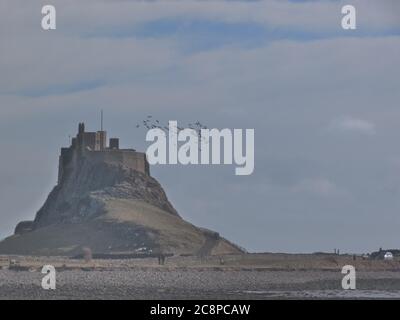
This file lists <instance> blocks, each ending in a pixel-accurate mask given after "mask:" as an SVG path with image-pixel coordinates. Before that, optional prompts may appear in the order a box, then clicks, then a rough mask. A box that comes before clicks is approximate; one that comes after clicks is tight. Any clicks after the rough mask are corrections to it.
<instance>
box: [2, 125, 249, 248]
mask: <svg viewBox="0 0 400 320" xmlns="http://www.w3.org/2000/svg"><path fill="white" fill-rule="evenodd" d="M80 128H81V126H80ZM82 132H83V133H81V134H85V133H84V131H83V130H82ZM76 139H77V140H76V141H78V142H75V143H74V142H73V144H72V146H71V147H70V148H69V149H67V148H64V150H63V152H64V153H66V154H67V155H68V159H67V160H68V161H66V160H65V158H60V166H61V165H62V168H61V167H60V169H62V170H60V171H62V179H59V182H58V185H57V186H56V187H55V188H54V189H53V190H52V191H51V193H50V194H49V196H48V198H47V200H46V202H45V203H44V205H43V207H42V208H41V209H40V210H39V211H38V212H37V214H36V217H35V219H34V221H23V222H20V223H19V224H18V225H17V227H16V228H15V234H14V235H13V236H11V237H8V238H6V239H5V240H3V241H1V242H0V254H26V255H76V254H79V253H80V252H81V250H82V248H83V247H88V248H90V249H91V250H92V252H93V253H107V254H112V253H118V254H121V253H172V254H198V255H202V256H203V255H208V254H213V253H215V254H227V253H240V252H242V249H240V248H239V247H237V246H236V245H234V244H232V243H230V242H229V241H227V240H225V239H224V238H221V237H220V236H219V234H218V233H216V232H212V231H209V230H206V229H202V228H198V227H196V226H194V225H192V224H190V223H188V222H187V221H185V220H184V219H182V218H181V217H180V216H179V214H178V213H177V211H176V210H175V209H174V207H173V206H172V204H171V203H170V202H169V201H168V198H167V196H166V194H165V192H164V190H163V188H162V187H161V185H160V184H159V183H158V181H156V180H155V179H154V178H153V177H151V176H150V174H149V170H148V167H147V166H146V163H143V162H142V163H141V167H139V169H140V168H143V170H137V169H138V166H136V165H135V163H136V162H135V161H131V159H136V158H137V154H138V153H136V154H133V151H130V150H128V151H119V150H109V149H107V150H100V151H94V150H90V148H87V149H85V150H82V148H81V145H80V144H84V143H85V142H84V141H83V139H82V137H80V136H79V134H78V136H77V138H76ZM126 153H128V157H127V156H126ZM121 154H122V155H123V157H121V156H120V155H121ZM139 155H140V154H139ZM94 159H95V161H94ZM126 159H128V160H129V161H127V160H126ZM144 159H145V157H144Z"/></svg>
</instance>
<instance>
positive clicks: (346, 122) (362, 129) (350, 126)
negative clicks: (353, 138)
mask: <svg viewBox="0 0 400 320" xmlns="http://www.w3.org/2000/svg"><path fill="white" fill-rule="evenodd" d="M331 129H332V130H334V131H339V132H354V133H360V134H366V135H374V134H375V133H376V129H375V124H374V123H372V122H371V121H367V120H363V119H358V118H353V117H345V118H343V119H340V120H334V121H333V123H332V124H331Z"/></svg>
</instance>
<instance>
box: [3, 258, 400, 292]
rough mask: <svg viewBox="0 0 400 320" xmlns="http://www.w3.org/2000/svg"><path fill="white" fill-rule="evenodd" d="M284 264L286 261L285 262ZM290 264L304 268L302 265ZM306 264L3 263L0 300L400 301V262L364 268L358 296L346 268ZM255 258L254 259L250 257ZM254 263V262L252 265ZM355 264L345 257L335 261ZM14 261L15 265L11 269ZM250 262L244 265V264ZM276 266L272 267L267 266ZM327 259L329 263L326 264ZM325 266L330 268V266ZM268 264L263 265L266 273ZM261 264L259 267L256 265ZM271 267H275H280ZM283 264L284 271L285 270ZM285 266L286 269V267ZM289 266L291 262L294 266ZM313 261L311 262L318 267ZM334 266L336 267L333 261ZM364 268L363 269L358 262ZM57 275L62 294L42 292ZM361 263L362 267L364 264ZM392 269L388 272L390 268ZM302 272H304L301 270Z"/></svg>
mask: <svg viewBox="0 0 400 320" xmlns="http://www.w3.org/2000/svg"><path fill="white" fill-rule="evenodd" d="M278 257H280V258H281V259H278ZM289 257H292V259H294V260H293V261H296V260H298V262H297V264H294V262H293V261H289V260H288V259H289ZM300 257H302V256H293V255H292V256H291V255H285V256H277V255H273V254H271V255H264V256H262V257H260V256H258V257H256V258H257V259H259V260H260V261H259V265H254V262H253V265H252V266H248V265H247V266H245V265H244V262H243V261H242V264H241V265H239V264H237V263H235V261H236V262H237V259H239V258H238V257H236V260H235V259H234V257H230V259H232V261H231V263H229V259H228V258H227V257H225V259H227V260H228V261H225V262H224V265H222V266H221V265H219V266H216V265H214V264H213V262H216V261H220V259H217V258H216V257H213V258H210V259H209V260H208V261H207V260H205V261H204V260H203V264H202V265H201V264H200V261H197V262H198V263H197V265H194V262H195V261H196V259H195V258H181V257H179V258H171V259H170V261H167V263H166V265H164V266H158V264H157V261H156V260H155V259H132V260H94V261H91V262H90V263H84V262H83V261H81V260H71V259H66V258H33V257H28V258H27V257H19V260H17V259H16V258H17V257H8V258H5V257H3V258H2V260H1V261H2V269H1V270H0V299H319V298H320V299H337V298H339V299H346V298H351V299H357V298H371V299H373V298H388V299H391V298H400V271H397V269H396V268H397V263H398V262H397V261H391V263H390V264H386V265H385V264H382V262H380V261H377V262H376V264H375V266H374V263H372V264H370V267H369V270H368V268H366V267H364V269H362V268H361V266H360V269H361V270H360V271H358V272H357V289H356V290H343V289H342V287H341V281H342V277H343V274H341V268H340V267H338V266H335V265H332V266H331V267H328V266H321V264H320V263H321V261H325V260H326V258H325V257H323V258H321V257H314V261H313V262H314V265H315V267H314V268H312V267H309V268H308V270H307V269H304V268H301V267H299V265H300V262H301V261H302V260H304V261H305V260H308V261H310V259H304V256H303V257H302V259H301V258H300ZM247 258H250V257H247ZM251 258H252V259H253V258H254V257H251ZM342 258H343V259H345V260H346V259H348V257H347V258H346V257H338V258H336V259H339V260H341V259H342ZM7 259H10V260H8V262H10V261H11V260H12V265H11V266H10V265H7V263H6V261H7ZM242 259H243V258H242ZM268 259H269V263H267V260H268ZM321 259H322V260H321ZM324 259H325V260H324ZM261 260H262V261H264V263H263V264H261V265H260V263H261ZM253 261H254V260H253ZM272 261H275V264H273V262H272ZM278 261H281V268H278V265H277V264H278ZM282 261H286V264H284V265H283V264H282ZM288 261H289V262H288ZM311 261H312V259H311ZM329 261H331V264H333V260H332V259H330V260H329ZM356 262H357V261H356ZM51 263H53V264H54V265H55V267H56V271H57V273H56V282H57V286H56V289H55V290H44V289H42V287H41V281H42V278H43V276H44V275H43V274H41V266H42V265H45V264H51ZM360 263H361V262H360ZM384 267H385V268H384ZM296 268H297V269H296Z"/></svg>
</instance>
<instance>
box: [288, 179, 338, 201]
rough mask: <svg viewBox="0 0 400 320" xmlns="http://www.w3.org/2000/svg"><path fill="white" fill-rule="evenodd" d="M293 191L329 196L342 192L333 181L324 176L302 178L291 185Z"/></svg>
mask: <svg viewBox="0 0 400 320" xmlns="http://www.w3.org/2000/svg"><path fill="white" fill-rule="evenodd" d="M292 191H293V192H295V193H298V192H300V193H303V192H304V193H307V194H312V195H318V196H324V197H330V196H340V195H343V194H344V192H343V191H341V190H340V189H339V188H338V187H337V186H336V185H335V183H333V182H332V181H330V180H329V179H326V178H309V179H304V180H302V181H300V182H299V183H297V184H296V185H294V186H293V187H292Z"/></svg>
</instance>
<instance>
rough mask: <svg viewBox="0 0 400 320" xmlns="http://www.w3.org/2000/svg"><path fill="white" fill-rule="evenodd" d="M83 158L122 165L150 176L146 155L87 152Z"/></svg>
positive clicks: (119, 151)
mask: <svg viewBox="0 0 400 320" xmlns="http://www.w3.org/2000/svg"><path fill="white" fill-rule="evenodd" d="M85 157H86V158H87V159H88V160H89V161H93V162H106V163H110V164H116V165H119V164H121V165H124V166H126V167H128V168H131V169H134V170H137V171H140V172H142V173H144V174H147V175H150V172H149V165H148V162H147V159H146V154H145V153H142V152H136V151H132V150H103V151H87V152H85Z"/></svg>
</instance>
